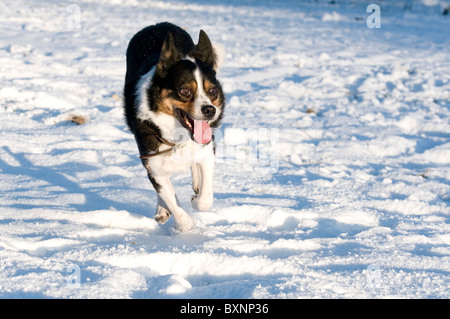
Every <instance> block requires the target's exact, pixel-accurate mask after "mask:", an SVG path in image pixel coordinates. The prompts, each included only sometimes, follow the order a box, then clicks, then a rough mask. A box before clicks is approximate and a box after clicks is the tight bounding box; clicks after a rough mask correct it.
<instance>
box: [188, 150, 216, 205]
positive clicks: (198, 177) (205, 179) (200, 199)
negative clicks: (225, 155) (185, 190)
mask: <svg viewBox="0 0 450 319" xmlns="http://www.w3.org/2000/svg"><path fill="white" fill-rule="evenodd" d="M195 166H196V168H197V169H196V170H195ZM191 169H192V182H193V187H194V192H195V188H196V187H195V184H197V185H198V186H197V187H198V191H197V192H196V194H195V195H194V196H192V199H191V204H192V207H193V208H194V209H196V210H200V211H206V210H208V209H210V208H211V206H212V204H213V187H212V185H213V177H214V157H211V158H208V159H205V160H204V161H202V162H200V163H195V164H193V167H191ZM194 172H196V174H194Z"/></svg>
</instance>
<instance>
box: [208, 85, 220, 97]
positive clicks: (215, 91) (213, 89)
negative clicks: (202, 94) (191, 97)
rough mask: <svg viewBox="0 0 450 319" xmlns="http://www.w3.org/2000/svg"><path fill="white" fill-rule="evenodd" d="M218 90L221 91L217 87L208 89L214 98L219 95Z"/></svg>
mask: <svg viewBox="0 0 450 319" xmlns="http://www.w3.org/2000/svg"><path fill="white" fill-rule="evenodd" d="M218 92H219V91H218V90H217V88H216V87H213V88H210V89H209V91H208V93H209V95H211V96H212V97H214V98H216V97H217V94H218Z"/></svg>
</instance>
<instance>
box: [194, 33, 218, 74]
mask: <svg viewBox="0 0 450 319" xmlns="http://www.w3.org/2000/svg"><path fill="white" fill-rule="evenodd" d="M192 56H193V57H194V58H196V59H199V60H201V61H203V62H204V63H206V64H207V65H209V66H210V67H211V68H213V69H216V67H217V65H216V55H215V52H214V49H213V46H212V44H211V41H210V40H209V37H208V36H207V35H206V33H205V31H203V30H200V35H199V37H198V44H197V45H196V46H195V49H194V52H193V53H192Z"/></svg>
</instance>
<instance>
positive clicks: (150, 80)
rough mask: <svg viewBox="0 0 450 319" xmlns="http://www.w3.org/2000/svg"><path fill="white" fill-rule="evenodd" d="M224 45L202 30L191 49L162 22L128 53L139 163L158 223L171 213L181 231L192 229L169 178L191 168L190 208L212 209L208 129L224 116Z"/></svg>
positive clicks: (127, 96)
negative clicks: (221, 79)
mask: <svg viewBox="0 0 450 319" xmlns="http://www.w3.org/2000/svg"><path fill="white" fill-rule="evenodd" d="M223 56H224V50H223V47H221V46H220V45H214V46H213V45H212V43H211V41H210V39H209V37H208V35H207V34H206V33H205V32H204V31H203V30H200V34H199V40H198V43H197V44H194V42H193V40H192V38H191V37H190V35H189V34H188V33H187V32H186V31H185V30H183V29H182V28H180V27H178V26H176V25H174V24H171V23H168V22H163V23H159V24H156V25H152V26H148V27H146V28H144V29H142V30H141V31H139V32H138V33H136V34H135V35H134V36H133V37H132V38H131V40H130V42H129V44H128V48H127V52H126V75H125V85H124V110H125V118H126V123H127V125H128V127H129V129H130V131H131V132H132V133H133V134H134V137H135V140H136V143H137V146H138V149H139V153H140V158H141V161H142V164H143V166H144V167H145V169H146V170H147V174H148V177H149V179H150V182H151V184H152V185H153V187H154V189H155V191H156V194H157V200H158V202H157V207H156V213H155V220H156V221H157V222H158V223H161V224H163V223H165V222H166V221H167V220H168V219H169V218H170V216H171V215H173V217H174V226H175V228H176V229H178V230H180V231H186V230H189V229H191V228H192V227H193V225H194V223H193V220H192V218H191V217H190V216H189V214H187V213H186V212H185V210H184V209H183V208H181V207H180V204H179V201H178V199H177V197H176V194H175V190H174V188H173V186H172V183H171V180H170V178H171V176H172V175H174V174H176V173H180V172H183V171H187V170H189V168H190V169H191V174H192V188H193V190H194V195H193V196H192V198H191V205H192V207H193V208H194V209H196V210H200V211H205V210H209V209H210V208H211V206H212V204H213V185H212V182H213V175H214V166H215V144H214V136H213V130H214V129H217V128H218V127H219V125H220V122H221V120H222V118H223V115H224V108H225V96H224V93H223V90H222V87H221V84H220V82H219V81H218V80H217V78H216V72H217V70H218V69H219V67H220V65H221V63H222V60H223Z"/></svg>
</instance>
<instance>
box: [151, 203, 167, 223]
mask: <svg viewBox="0 0 450 319" xmlns="http://www.w3.org/2000/svg"><path fill="white" fill-rule="evenodd" d="M169 218H170V212H169V211H168V210H167V209H165V208H164V207H161V206H158V208H157V210H156V214H155V220H156V221H157V222H158V223H160V224H164V223H165V222H166V221H168V220H169Z"/></svg>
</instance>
